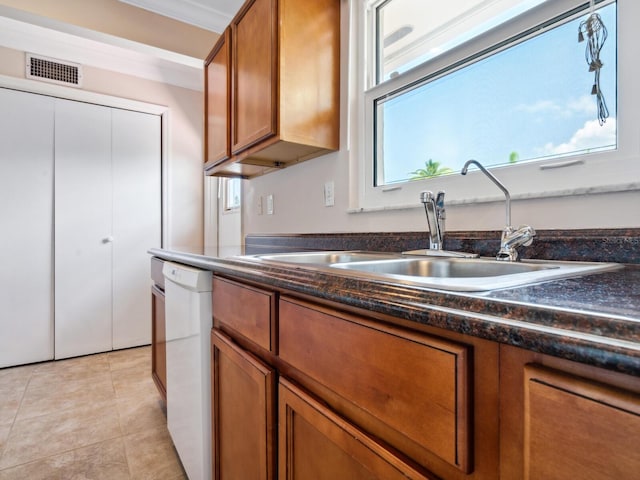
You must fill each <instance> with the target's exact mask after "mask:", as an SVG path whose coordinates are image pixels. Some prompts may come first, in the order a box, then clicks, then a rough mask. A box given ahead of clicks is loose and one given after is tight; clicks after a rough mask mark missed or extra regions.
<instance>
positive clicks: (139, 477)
mask: <svg viewBox="0 0 640 480" xmlns="http://www.w3.org/2000/svg"><path fill="white" fill-rule="evenodd" d="M124 442H125V447H126V450H127V461H128V462H129V471H130V472H131V478H135V479H136V480H175V479H177V478H186V475H185V473H184V470H183V469H182V465H181V464H180V461H179V460H178V454H177V453H176V451H175V449H174V448H173V444H172V443H171V437H170V436H169V432H168V430H167V429H166V427H165V426H162V427H156V428H151V429H148V430H146V431H144V432H138V433H134V434H131V435H127V436H125V437H124Z"/></svg>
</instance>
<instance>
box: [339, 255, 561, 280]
mask: <svg viewBox="0 0 640 480" xmlns="http://www.w3.org/2000/svg"><path fill="white" fill-rule="evenodd" d="M334 266H335V267H337V268H345V269H351V270H361V271H364V272H375V273H384V274H389V275H408V276H412V277H416V276H417V277H438V278H468V277H495V276H501V275H514V274H518V273H524V272H536V271H540V270H551V269H557V268H560V267H559V266H555V265H535V264H530V263H510V262H499V261H497V260H496V261H492V260H476V259H473V260H464V259H438V260H435V259H422V258H401V259H396V260H380V261H365V262H352V263H346V264H341V265H334Z"/></svg>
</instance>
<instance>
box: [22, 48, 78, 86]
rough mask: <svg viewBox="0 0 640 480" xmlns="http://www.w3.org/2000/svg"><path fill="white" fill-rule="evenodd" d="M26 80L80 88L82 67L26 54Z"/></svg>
mask: <svg viewBox="0 0 640 480" xmlns="http://www.w3.org/2000/svg"><path fill="white" fill-rule="evenodd" d="M27 78H32V79H35V80H42V81H45V82H51V83H57V84H58V85H67V86H69V87H81V86H82V66H81V65H78V64H76V63H70V62H63V61H61V60H57V59H55V58H47V57H42V56H36V55H33V54H31V53H27Z"/></svg>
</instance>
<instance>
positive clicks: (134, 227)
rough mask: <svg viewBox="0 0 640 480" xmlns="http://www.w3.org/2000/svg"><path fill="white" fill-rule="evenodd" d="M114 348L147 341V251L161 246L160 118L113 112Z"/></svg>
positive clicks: (149, 328) (148, 335)
mask: <svg viewBox="0 0 640 480" xmlns="http://www.w3.org/2000/svg"><path fill="white" fill-rule="evenodd" d="M112 115H113V117H112V118H113V123H112V126H113V127H112V138H113V143H112V145H113V150H112V156H113V237H114V242H113V348H114V349H118V348H126V347H132V346H136V345H144V344H149V343H150V342H151V302H149V255H148V254H147V250H149V248H151V247H160V238H161V231H160V230H161V218H160V212H161V179H160V158H161V142H160V117H159V116H157V115H149V114H145V113H139V112H132V111H127V110H116V109H114V110H113V113H112Z"/></svg>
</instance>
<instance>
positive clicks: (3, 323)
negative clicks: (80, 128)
mask: <svg viewBox="0 0 640 480" xmlns="http://www.w3.org/2000/svg"><path fill="white" fill-rule="evenodd" d="M0 105H1V106H2V108H1V109H0V111H1V112H2V114H1V115H0V226H1V228H2V235H0V252H2V259H3V266H2V269H0V285H1V286H2V288H1V289H0V368H2V367H8V366H12V365H20V364H24V363H31V362H38V361H43V360H50V359H52V358H53V285H52V276H53V270H52V269H53V247H52V240H53V220H52V217H53V112H54V100H53V99H52V98H50V97H45V96H41V95H33V94H29V93H24V92H17V91H14V90H8V89H4V88H0Z"/></svg>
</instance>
